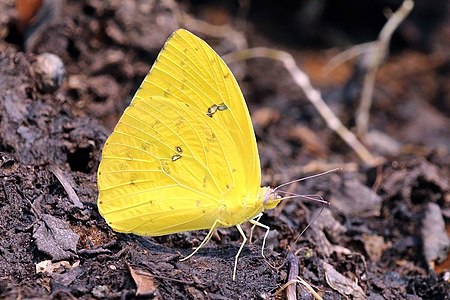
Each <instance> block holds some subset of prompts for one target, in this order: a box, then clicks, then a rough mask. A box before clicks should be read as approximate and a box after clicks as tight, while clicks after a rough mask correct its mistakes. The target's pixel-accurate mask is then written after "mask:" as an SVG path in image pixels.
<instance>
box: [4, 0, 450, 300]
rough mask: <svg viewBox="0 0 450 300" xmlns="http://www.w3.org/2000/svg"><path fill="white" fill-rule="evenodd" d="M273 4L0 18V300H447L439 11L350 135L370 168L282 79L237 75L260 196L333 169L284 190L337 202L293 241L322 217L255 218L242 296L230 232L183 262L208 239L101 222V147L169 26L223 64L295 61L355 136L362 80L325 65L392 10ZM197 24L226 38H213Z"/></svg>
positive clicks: (279, 75)
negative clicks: (359, 129) (266, 54)
mask: <svg viewBox="0 0 450 300" xmlns="http://www.w3.org/2000/svg"><path fill="white" fill-rule="evenodd" d="M19 2H20V1H17V3H19ZM30 2H31V1H30ZM37 2H39V1H37ZM282 2H284V4H283V5H275V4H274V2H272V1H254V2H248V3H247V2H246V1H242V3H241V6H239V5H238V4H237V2H236V3H235V2H233V1H229V2H227V1H222V2H220V1H217V2H208V1H192V2H189V1H180V2H173V1H171V0H167V1H132V0H125V1H118V0H107V1H100V0H81V1H74V0H67V1H64V2H63V3H62V4H60V2H58V1H56V0H54V1H50V0H49V1H44V6H45V7H44V6H42V7H41V8H40V9H41V10H40V11H38V13H37V14H34V18H29V17H28V18H27V16H26V14H25V15H24V13H23V12H22V14H20V13H18V12H17V11H16V9H15V6H14V1H12V0H9V1H2V2H0V218H1V221H0V298H2V299H92V298H99V299H135V298H137V299H314V296H313V295H312V294H311V293H310V291H308V290H307V288H306V287H305V285H303V284H301V283H296V285H294V284H292V285H290V286H289V287H288V288H287V289H284V290H281V287H282V286H283V285H284V284H285V283H287V282H290V280H294V279H296V278H297V276H299V277H300V278H301V279H302V280H304V281H306V282H307V283H309V284H310V285H311V286H312V288H313V289H314V290H315V291H316V292H317V293H318V294H319V295H320V296H322V297H323V298H324V299H349V298H350V299H365V298H370V299H376V300H378V299H450V256H449V250H450V241H449V236H450V221H449V220H450V180H449V178H450V153H449V151H450V17H449V7H448V6H449V5H448V2H447V1H438V0H434V1H428V2H426V1H422V2H418V3H416V6H415V8H414V10H413V13H412V15H411V16H410V17H409V18H408V19H407V20H406V21H405V22H404V24H402V26H401V27H400V28H399V30H398V32H397V33H396V34H395V35H394V37H393V39H392V42H391V52H390V55H389V57H387V59H386V60H385V61H384V63H383V64H382V65H381V66H380V69H379V71H378V73H377V77H376V83H375V86H374V95H373V105H372V107H371V113H370V121H369V133H367V134H366V135H365V136H364V137H363V136H360V139H361V140H363V141H364V144H365V145H366V146H367V147H368V149H369V151H370V152H371V154H372V155H373V156H375V157H378V158H379V160H378V163H376V164H368V163H367V162H364V161H363V160H362V159H361V158H360V157H358V155H356V154H355V152H354V151H353V150H352V149H351V148H350V146H349V145H348V144H346V143H345V142H344V141H343V140H342V139H341V138H340V137H339V136H338V135H337V134H335V133H334V132H333V131H332V130H331V129H330V128H329V127H327V125H326V122H325V121H324V120H323V118H321V117H320V114H319V113H318V112H317V110H316V109H315V108H314V106H313V105H312V104H311V103H310V102H309V101H308V99H307V98H306V97H305V94H304V93H303V92H302V90H301V89H300V88H299V87H298V86H297V85H296V84H295V82H294V81H293V79H292V78H291V76H290V75H289V73H288V72H286V70H285V69H284V68H283V67H282V66H281V64H280V63H278V62H276V61H273V60H269V59H252V60H248V61H244V62H234V63H232V64H230V66H231V67H232V70H233V72H234V73H235V75H236V77H237V78H238V81H239V83H240V85H241V87H242V90H243V93H244V95H245V97H246V100H247V102H248V105H249V109H250V112H251V115H252V119H253V123H254V128H255V132H256V135H257V140H258V147H259V152H260V158H261V165H262V173H263V185H270V186H276V185H279V184H281V183H284V182H287V181H289V180H293V179H296V178H299V177H302V176H306V175H311V174H315V173H318V172H321V171H325V170H329V169H332V168H334V167H340V168H342V170H341V171H338V172H335V173H332V174H329V175H324V176H321V177H316V178H313V179H310V180H306V181H303V182H301V183H300V184H295V185H292V186H291V187H290V190H289V191H290V192H295V193H299V194H302V195H310V194H318V195H321V196H322V197H323V198H324V199H326V200H327V201H330V202H331V204H330V205H329V206H327V207H326V208H325V209H324V210H323V211H322V213H321V215H320V217H319V218H318V219H317V220H315V222H313V223H312V225H311V227H310V228H308V230H306V232H305V233H304V234H303V235H301V236H300V237H298V234H299V232H301V231H302V230H303V229H304V228H305V227H306V225H307V224H308V223H309V222H310V221H312V220H313V219H314V216H315V215H317V213H318V212H319V211H320V208H321V206H320V205H317V203H309V202H303V201H299V200H292V201H289V200H288V201H285V202H282V203H281V204H280V205H279V206H277V207H276V208H275V209H274V210H271V211H268V212H266V213H265V214H264V216H263V218H262V219H261V222H262V223H264V224H266V225H268V226H269V227H270V228H271V231H270V233H269V237H268V239H267V243H266V252H265V253H266V257H267V259H266V260H265V259H263V258H262V257H261V252H260V251H261V243H262V237H263V235H264V232H263V231H261V230H256V232H255V237H256V240H255V241H254V242H253V243H252V244H249V245H247V246H246V247H245V248H244V251H243V252H242V254H241V257H240V260H239V263H238V270H237V279H236V281H232V278H231V275H232V269H233V259H234V255H235V254H236V252H237V250H238V248H239V246H240V243H241V236H240V234H239V232H238V231H237V230H236V229H235V228H230V229H221V230H219V231H218V232H217V234H215V235H214V236H213V238H212V240H211V241H210V242H209V243H208V245H207V246H206V247H205V248H203V249H202V250H201V251H199V253H197V254H196V255H195V256H194V257H192V258H191V259H189V260H187V261H182V262H181V261H180V258H182V257H183V256H185V255H187V254H189V253H190V252H191V251H192V248H193V247H195V246H197V245H198V244H199V242H201V241H202V239H203V238H204V237H205V235H206V232H203V231H200V232H185V233H180V234H173V235H169V236H163V237H157V238H151V237H148V238H147V237H138V236H134V235H127V234H118V233H115V232H113V231H112V230H111V229H110V228H109V227H108V226H107V225H106V223H105V221H104V220H103V218H102V217H101V216H100V215H99V213H98V210H97V206H96V199H97V187H96V171H97V167H98V165H99V161H100V158H101V150H102V147H103V143H104V142H105V140H106V138H107V136H108V134H109V133H110V132H111V131H112V130H113V128H114V125H115V123H116V122H117V120H118V118H119V116H120V114H121V113H122V111H123V110H124V108H125V107H126V106H127V105H128V103H129V101H130V100H131V97H132V95H133V93H134V92H135V90H136V89H137V87H138V86H139V84H140V82H141V81H142V79H143V77H144V76H145V75H146V73H147V72H148V70H149V68H150V66H151V65H152V63H153V61H154V60H155V58H156V55H157V54H158V52H159V51H160V49H161V47H162V45H163V43H164V41H165V40H166V39H167V37H168V36H170V34H171V33H172V32H173V31H174V30H176V29H178V28H181V27H183V28H187V29H188V30H191V31H192V32H194V33H196V34H197V35H199V36H201V37H202V38H204V39H205V40H206V41H207V42H208V43H210V44H211V45H212V46H213V48H215V49H216V50H217V51H218V53H220V54H221V55H222V54H225V53H229V52H232V51H235V50H238V49H242V48H245V47H254V46H264V47H268V48H276V49H282V50H285V51H287V52H289V53H291V54H292V55H293V56H294V58H295V60H296V63H297V65H298V66H299V68H301V69H302V70H303V71H304V72H305V73H306V74H307V75H308V76H310V78H311V80H312V83H313V85H314V87H316V88H317V89H319V90H320V91H321V93H322V95H323V98H324V99H325V100H326V101H327V104H328V105H329V107H330V108H331V109H332V110H333V111H334V113H335V114H336V115H337V116H338V117H339V118H340V119H341V120H342V121H343V122H344V124H345V126H347V127H348V128H350V129H352V130H353V129H354V125H355V118H356V111H357V107H358V103H359V102H358V101H359V100H358V99H359V94H360V92H361V83H362V74H364V68H360V67H359V66H360V62H358V60H356V61H355V60H352V61H350V62H345V63H343V64H341V65H340V66H338V67H337V68H336V69H335V70H333V71H331V72H328V73H327V72H324V67H325V66H326V65H327V63H329V61H330V60H331V59H332V58H333V57H335V56H336V55H337V54H339V53H340V52H342V51H343V50H344V49H347V48H349V47H351V46H352V45H354V44H357V43H363V42H368V41H372V40H375V39H376V38H377V35H378V32H379V31H380V30H381V27H382V26H383V24H384V23H385V20H386V19H385V16H384V15H383V9H384V8H385V7H391V8H392V9H393V10H395V9H396V8H397V7H398V5H399V3H400V2H398V3H397V2H396V1H379V3H378V4H377V5H375V4H370V5H369V4H367V5H366V6H363V5H359V4H358V3H359V2H355V3H354V2H352V1H348V3H347V1H346V4H347V5H344V4H342V5H341V4H340V5H339V6H337V4H335V3H334V1H316V2H314V1H313V2H314V3H316V4H320V5H321V7H320V8H318V7H317V6H314V5H312V3H311V2H310V1H282ZM242 5H243V6H242ZM245 5H249V6H245ZM311 5H312V6H311ZM320 5H319V6H320ZM362 6H363V7H362ZM314 7H315V8H314ZM344 7H345V9H344ZM314 9H316V10H314ZM43 11H45V12H47V13H48V14H47V15H44V17H43V18H42V19H40V16H41V15H39V13H42V12H43ZM351 12H353V13H351ZM40 20H41V21H42V22H41V21H40ZM199 20H204V21H207V22H209V23H211V24H215V25H223V24H226V26H229V27H227V28H226V31H225V35H224V34H223V33H222V34H217V33H220V30H214V29H216V28H215V27H212V26H210V25H206V23H201V22H199ZM220 28H223V27H220ZM45 53H52V54H54V55H56V58H55V57H54V56H49V55H48V54H45ZM58 58H59V60H58ZM49 59H50V61H51V62H52V64H51V66H52V67H53V68H50V69H49V68H48V66H47V65H45V62H46V61H47V60H49ZM58 62H62V63H63V64H61V65H59V64H58ZM42 69H44V70H45V71H47V72H43V71H42ZM64 71H65V72H64ZM45 74H51V78H50V79H49V78H47V77H45ZM244 229H245V230H247V232H248V230H249V229H250V227H249V226H248V225H244ZM297 238H298V239H297ZM292 282H293V281H291V283H292Z"/></svg>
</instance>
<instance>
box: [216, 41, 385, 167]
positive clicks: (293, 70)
mask: <svg viewBox="0 0 450 300" xmlns="http://www.w3.org/2000/svg"><path fill="white" fill-rule="evenodd" d="M257 57H263V58H270V59H274V60H278V61H280V62H282V63H283V65H284V67H285V68H286V70H287V71H288V72H289V73H290V74H291V76H292V78H293V79H294V81H295V83H296V84H297V85H298V86H299V87H300V88H301V89H302V90H303V92H304V93H305V95H306V97H307V98H308V100H309V101H310V102H311V103H312V104H313V105H314V107H315V108H316V109H317V111H318V112H319V114H320V115H321V116H322V118H323V119H324V120H325V122H326V124H327V125H328V127H329V128H330V129H331V130H333V131H334V132H336V133H337V134H338V135H339V136H340V137H341V138H342V139H343V140H344V141H345V142H346V143H347V144H348V145H349V146H350V147H351V148H352V149H353V150H354V151H355V152H356V154H357V155H358V156H359V157H360V158H361V159H362V160H363V162H364V163H365V164H366V165H369V166H373V165H376V164H377V163H378V161H379V160H378V159H377V158H376V157H374V156H373V155H372V154H371V153H370V152H369V150H367V148H366V147H365V146H364V145H363V144H362V143H361V142H360V141H359V140H358V139H357V138H356V136H355V135H354V134H353V133H352V132H351V131H350V130H348V129H347V128H346V127H345V126H344V125H343V124H342V122H341V121H340V120H339V119H338V117H336V115H335V114H334V113H333V112H332V111H331V109H330V108H329V107H328V105H327V104H326V103H325V101H324V100H323V99H322V96H321V94H320V92H319V91H318V90H316V89H315V88H314V87H313V86H312V84H311V81H310V80H309V77H308V76H307V75H306V74H305V73H304V72H303V71H302V70H300V69H299V68H298V67H297V64H296V63H295V60H294V58H293V57H292V55H290V54H289V53H287V52H284V51H280V50H274V49H269V48H263V47H258V48H251V49H246V50H241V51H236V52H232V53H229V54H227V55H224V56H223V58H224V60H225V61H228V62H230V61H239V60H245V59H250V58H257Z"/></svg>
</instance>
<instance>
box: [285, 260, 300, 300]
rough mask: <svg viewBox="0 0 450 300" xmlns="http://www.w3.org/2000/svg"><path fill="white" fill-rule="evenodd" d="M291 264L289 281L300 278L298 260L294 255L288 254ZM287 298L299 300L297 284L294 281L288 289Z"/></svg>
mask: <svg viewBox="0 0 450 300" xmlns="http://www.w3.org/2000/svg"><path fill="white" fill-rule="evenodd" d="M287 258H288V262H289V276H288V279H289V281H291V280H293V279H296V278H297V277H298V259H297V256H295V254H294V253H292V252H289V253H288V256H287ZM286 298H287V299H288V300H297V282H295V281H293V282H292V284H291V285H289V286H288V287H287V288H286Z"/></svg>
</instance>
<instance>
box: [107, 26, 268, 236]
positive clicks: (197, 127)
mask: <svg viewBox="0 0 450 300" xmlns="http://www.w3.org/2000/svg"><path fill="white" fill-rule="evenodd" d="M260 181H261V174H260V166H259V159H258V153H257V148H256V140H255V136H254V133H253V129H252V126H251V121H250V116H249V114H248V110H247V107H246V105H245V102H244V99H243V97H242V94H241V92H240V89H239V86H238V85H237V83H236V80H235V79H234V77H233V75H232V74H231V72H230V70H229V69H228V67H227V66H226V65H225V63H224V62H223V61H222V60H221V59H220V57H219V56H218V55H217V54H216V53H215V52H214V51H213V50H212V49H211V48H210V47H209V46H208V45H207V44H206V43H205V42H203V41H202V40H200V39H199V38H197V37H195V36H194V35H192V34H191V33H189V32H187V31H185V30H178V31H176V32H175V33H174V34H173V35H172V37H171V38H170V39H169V40H168V42H167V43H166V45H165V47H164V49H163V50H162V51H161V53H160V55H159V56H158V59H157V61H156V62H155V64H154V66H153V67H152V69H151V71H150V72H149V74H148V75H147V76H146V78H145V79H144V82H143V83H142V85H141V87H140V88H139V90H138V92H137V93H136V95H135V96H134V98H133V100H132V102H131V104H130V106H129V107H128V108H127V109H126V110H125V112H124V114H123V116H122V117H121V119H120V120H119V122H118V124H117V126H116V128H115V129H114V131H113V133H112V134H111V136H110V137H109V138H108V140H107V142H106V144H105V147H104V150H103V154H102V161H101V164H100V166H99V172H98V186H99V201H98V203H99V210H100V213H101V214H102V215H103V216H104V217H105V219H106V220H107V221H108V223H109V224H110V225H111V227H113V228H114V229H115V230H116V231H120V232H133V233H136V234H141V235H164V234H169V233H174V232H180V231H188V230H196V229H209V228H210V227H211V226H212V224H213V223H214V221H216V220H217V219H218V216H219V214H220V212H221V211H223V210H224V209H225V210H226V209H230V208H232V207H239V205H242V203H241V202H242V201H243V199H246V198H249V199H254V201H256V199H257V198H258V193H259V191H260V186H259V185H260ZM242 213H243V214H244V213H245V212H242ZM248 217H252V216H248ZM243 218H245V216H243ZM225 221H226V220H225ZM229 225H230V226H231V225H235V224H231V223H230V224H229Z"/></svg>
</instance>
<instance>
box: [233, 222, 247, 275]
mask: <svg viewBox="0 0 450 300" xmlns="http://www.w3.org/2000/svg"><path fill="white" fill-rule="evenodd" d="M236 228H237V229H238V230H239V233H240V234H241V235H242V239H243V241H242V244H241V247H239V250H238V252H237V254H236V256H235V258H234V268H233V281H234V280H235V279H236V271H237V262H238V258H239V255H241V251H242V249H243V248H244V245H245V243H246V242H247V237H246V236H245V233H244V231H243V230H242V227H241V225H239V224H237V225H236Z"/></svg>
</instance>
